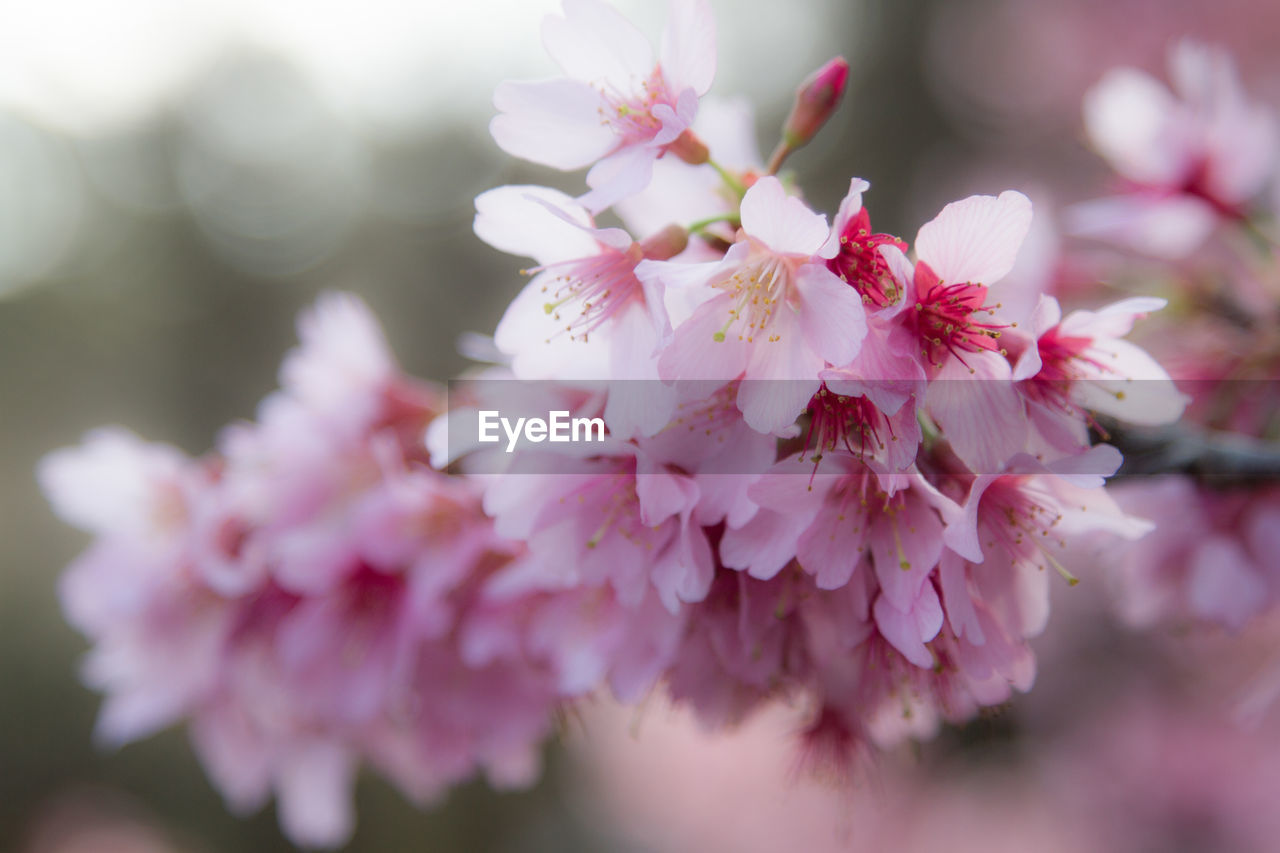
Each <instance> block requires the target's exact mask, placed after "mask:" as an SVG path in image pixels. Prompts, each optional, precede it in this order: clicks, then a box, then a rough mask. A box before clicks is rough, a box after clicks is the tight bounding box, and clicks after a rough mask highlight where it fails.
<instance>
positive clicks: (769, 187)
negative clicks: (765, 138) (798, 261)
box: [741, 175, 830, 256]
mask: <svg viewBox="0 0 1280 853" xmlns="http://www.w3.org/2000/svg"><path fill="white" fill-rule="evenodd" d="M741 215H742V229H743V230H744V231H746V232H747V234H749V235H751V236H752V237H754V238H755V239H757V240H759V241H760V242H761V243H764V244H765V245H766V246H768V247H769V248H770V249H771V250H772V251H774V252H777V253H779V254H791V255H806V256H809V255H813V254H814V253H816V252H817V251H818V250H819V249H821V248H822V246H823V244H824V243H826V242H827V236H828V235H829V234H830V231H829V230H828V228H827V217H825V216H823V215H822V214H820V213H814V212H813V211H812V210H810V209H809V208H808V206H807V205H805V203H804V202H803V201H801V200H800V199H798V198H793V197H791V196H788V195H787V192H786V190H784V189H783V188H782V182H781V181H779V180H778V179H777V178H775V177H773V176H772V175H769V176H766V177H763V178H761V179H760V180H758V181H756V182H755V184H754V185H752V187H751V189H749V190H747V194H746V195H745V196H743V198H742V208H741Z"/></svg>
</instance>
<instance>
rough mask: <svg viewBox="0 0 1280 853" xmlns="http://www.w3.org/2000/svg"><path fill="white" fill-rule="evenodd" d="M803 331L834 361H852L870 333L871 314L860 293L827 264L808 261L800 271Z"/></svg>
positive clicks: (820, 352)
mask: <svg viewBox="0 0 1280 853" xmlns="http://www.w3.org/2000/svg"><path fill="white" fill-rule="evenodd" d="M794 284H795V288H796V290H797V291H798V292H799V293H800V297H801V300H802V302H801V305H800V331H801V332H802V333H803V334H804V337H805V342H806V343H807V344H808V346H809V347H810V348H811V349H812V350H813V351H814V352H816V353H817V354H818V355H820V356H821V357H822V359H823V360H824V361H827V362H830V363H831V364H848V363H849V362H851V361H853V359H854V358H855V357H856V356H857V354H858V351H859V350H860V349H861V347H862V341H863V339H864V338H866V336H867V315H866V312H865V311H864V310H863V307H862V300H861V299H860V298H859V297H858V293H857V291H856V290H854V289H853V288H852V287H850V286H849V285H847V284H845V283H844V282H843V281H841V280H840V278H839V277H838V276H837V275H836V274H835V273H833V272H831V271H830V270H828V269H827V268H826V266H824V265H821V264H804V265H802V266H801V267H800V269H798V270H797V271H796V276H795V282H794Z"/></svg>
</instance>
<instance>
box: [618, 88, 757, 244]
mask: <svg viewBox="0 0 1280 853" xmlns="http://www.w3.org/2000/svg"><path fill="white" fill-rule="evenodd" d="M693 129H694V130H695V131H696V132H697V134H698V137H699V138H700V139H703V140H704V141H705V142H706V144H707V146H708V147H709V148H710V149H711V150H712V151H714V152H715V153H716V162H717V163H719V164H720V165H721V166H722V167H724V168H725V169H727V170H729V171H730V172H732V173H734V174H735V175H737V176H738V177H739V178H740V179H741V180H742V182H743V183H744V184H750V183H752V182H753V181H754V179H755V178H758V177H759V176H760V175H762V174H764V161H763V160H762V159H761V157H760V149H759V147H758V146H757V143H756V129H755V112H754V110H753V109H752V106H751V102H750V101H748V100H747V99H746V98H715V97H710V96H708V97H706V98H703V99H702V102H701V104H699V106H698V118H697V121H696V122H695V123H694V125H693ZM740 202H741V198H740V197H739V195H738V194H737V193H736V192H734V191H733V190H731V189H730V188H729V187H728V186H726V184H725V182H724V180H723V179H722V178H721V177H720V176H719V175H718V174H717V173H716V172H715V170H713V169H707V168H704V167H702V166H694V165H690V164H689V163H686V162H684V161H683V160H680V159H678V158H675V157H663V158H662V159H660V160H658V161H657V162H656V163H654V166H653V179H652V180H651V181H650V182H649V185H648V186H647V187H645V189H643V190H641V191H640V192H638V193H636V194H635V195H633V196H630V197H628V198H626V199H623V200H621V201H619V202H618V203H617V204H616V205H614V208H613V209H614V211H615V212H616V213H617V214H618V215H619V216H621V217H622V220H623V222H625V223H626V224H627V227H628V228H629V229H630V230H631V232H632V233H633V234H645V235H648V234H655V233H657V232H658V231H660V230H661V229H663V228H665V227H666V226H668V225H670V224H671V223H673V222H680V223H691V222H698V221H700V220H707V219H713V218H715V217H727V216H730V215H732V214H735V213H737V212H738V205H739V203H740ZM733 231H734V229H733V228H732V227H730V226H729V225H728V224H713V225H709V226H708V228H707V229H704V231H703V233H704V234H715V235H717V236H724V237H725V238H726V239H728V240H730V241H732V240H733ZM687 255H689V256H688V257H682V258H681V260H686V261H693V260H703V259H705V258H710V257H711V256H712V249H711V248H710V247H709V246H707V245H706V244H705V243H704V242H703V241H702V240H691V241H690V243H689V250H688V252H687ZM718 256H719V253H716V257H718Z"/></svg>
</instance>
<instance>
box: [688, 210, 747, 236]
mask: <svg viewBox="0 0 1280 853" xmlns="http://www.w3.org/2000/svg"><path fill="white" fill-rule="evenodd" d="M717 222H732V223H735V224H736V223H737V222H738V214H737V213H721V214H719V215H717V216H708V217H707V218H706V219H699V220H698V221H697V222H694V223H691V224H690V225H688V226H687V227H686V229H685V230H687V231H688V232H689V233H690V234H701V233H702V232H703V231H705V230H706V229H707V226H709V225H715V224H716V223H717Z"/></svg>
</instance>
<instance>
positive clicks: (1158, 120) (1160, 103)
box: [1084, 68, 1188, 185]
mask: <svg viewBox="0 0 1280 853" xmlns="http://www.w3.org/2000/svg"><path fill="white" fill-rule="evenodd" d="M1176 109H1177V104H1176V102H1175V101H1174V99H1173V96H1172V95H1171V94H1170V92H1169V90H1168V89H1166V88H1165V87H1164V86H1163V85H1161V83H1160V82H1159V81H1158V80H1156V79H1155V78H1153V77H1152V76H1151V75H1149V74H1147V73H1145V72H1142V71H1138V70H1137V69H1134V68H1117V69H1115V70H1113V71H1110V72H1108V73H1107V75H1106V76H1105V77H1103V78H1102V80H1101V82H1099V83H1098V85H1096V86H1095V87H1094V88H1093V89H1091V90H1089V92H1088V93H1087V94H1086V95H1085V98H1084V126H1085V132H1086V133H1087V134H1088V135H1089V140H1090V141H1091V142H1092V143H1093V146H1094V148H1096V149H1097V151H1098V153H1099V154H1101V155H1102V156H1103V157H1105V158H1106V159H1107V161H1108V162H1109V163H1110V164H1111V167H1112V168H1114V169H1115V170H1116V171H1117V172H1119V173H1120V174H1121V175H1124V176H1125V177H1126V178H1130V179H1132V180H1134V181H1138V182H1140V183H1144V184H1157V185H1168V184H1173V183H1177V182H1180V181H1181V180H1182V179H1183V177H1185V176H1184V175H1183V170H1184V168H1185V166H1186V157H1187V154H1188V152H1187V151H1186V148H1185V144H1184V142H1182V141H1180V140H1178V139H1177V138H1176V134H1174V133H1172V129H1173V128H1172V124H1173V117H1174V112H1175V110H1176Z"/></svg>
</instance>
